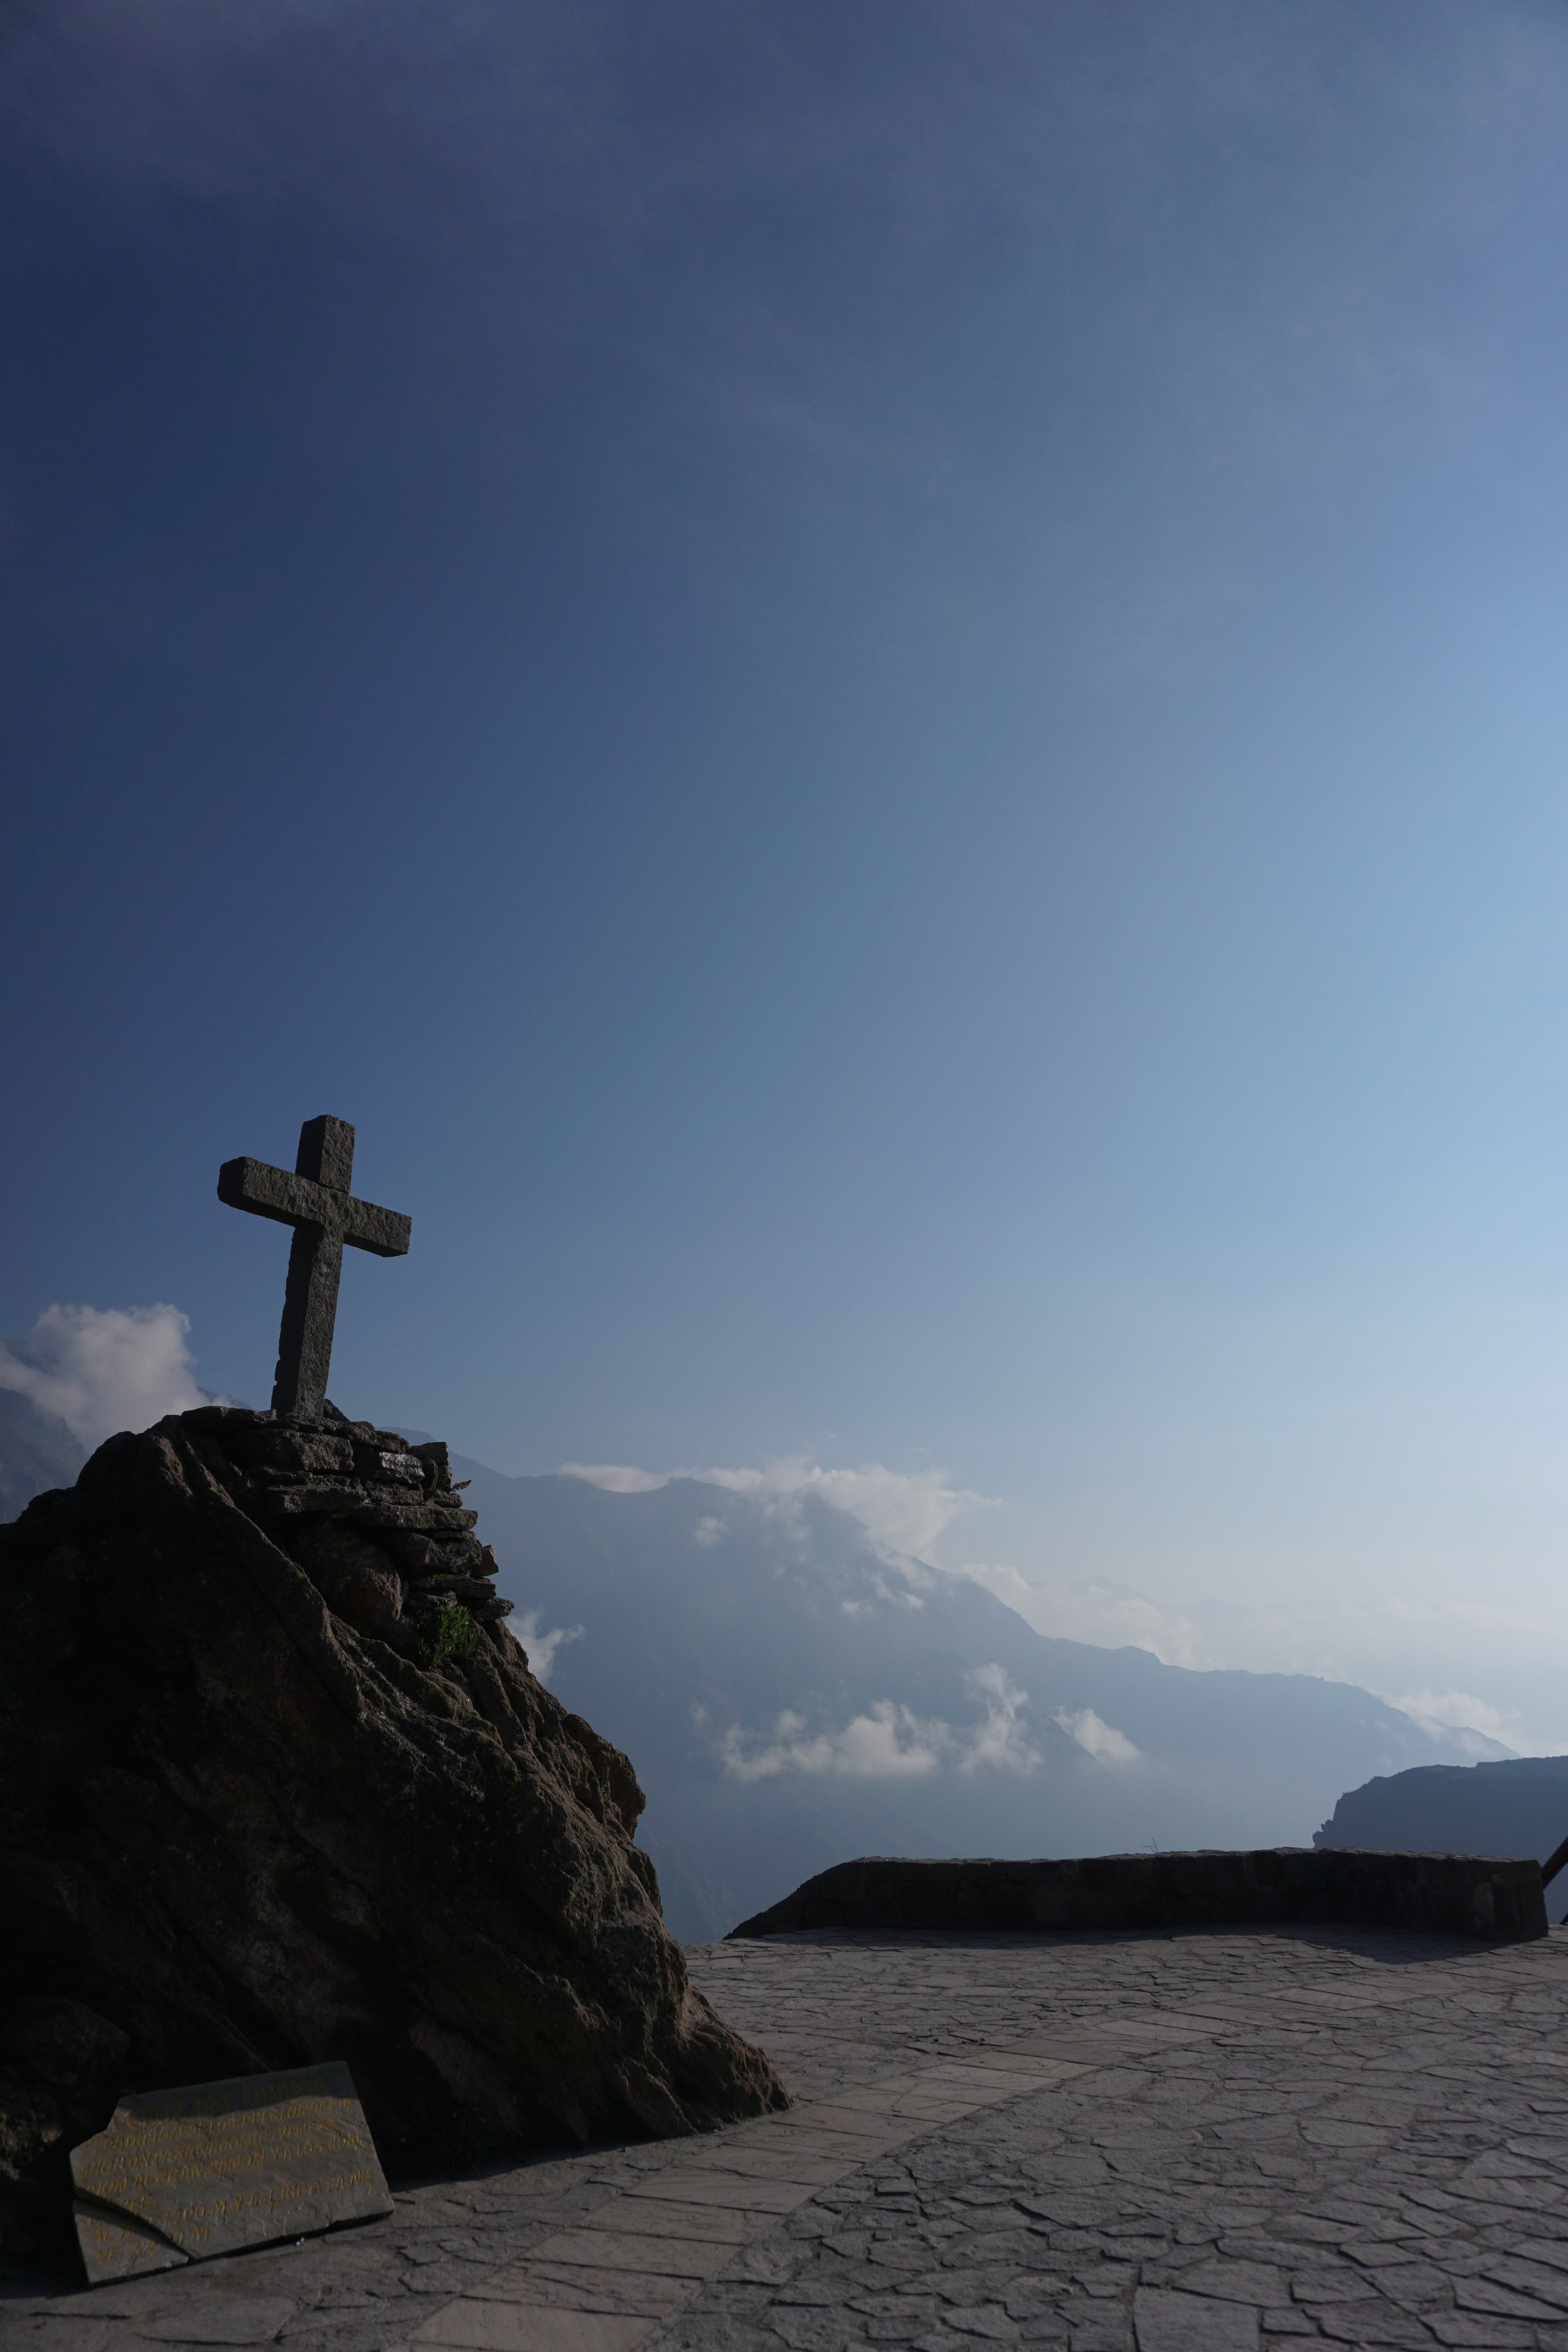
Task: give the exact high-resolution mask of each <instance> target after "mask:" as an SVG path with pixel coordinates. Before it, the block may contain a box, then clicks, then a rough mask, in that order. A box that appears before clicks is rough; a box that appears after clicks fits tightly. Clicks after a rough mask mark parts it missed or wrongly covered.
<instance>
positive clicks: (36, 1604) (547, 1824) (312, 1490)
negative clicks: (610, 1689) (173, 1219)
mask: <svg viewBox="0 0 1568 2352" xmlns="http://www.w3.org/2000/svg"><path fill="white" fill-rule="evenodd" d="M328 1411H329V1414H331V1408H330V1407H329V1408H328ZM473 1519H474V1514H473V1513H472V1512H471V1511H468V1510H467V1509H466V1508H465V1507H464V1506H463V1500H462V1496H461V1495H460V1494H459V1493H458V1492H457V1491H456V1490H455V1489H454V1488H453V1486H452V1481H451V1475H450V1471H449V1468H448V1467H447V1454H446V1449H445V1447H444V1446H440V1445H426V1446H421V1447H418V1448H414V1447H411V1446H409V1445H407V1444H405V1442H404V1441H403V1439H401V1438H400V1437H397V1436H395V1435H393V1434H390V1433H386V1432H384V1431H377V1430H375V1429H374V1428H373V1427H372V1426H371V1425H370V1424H369V1423H351V1422H347V1421H344V1420H343V1419H342V1417H341V1416H338V1417H335V1418H329V1419H327V1420H324V1421H322V1422H321V1423H284V1422H276V1421H274V1420H273V1419H272V1418H271V1416H270V1415H268V1414H262V1413H252V1412H239V1411H237V1410H233V1409H230V1408H226V1407H221V1406H209V1407H205V1408H203V1409H201V1410H199V1411H197V1412H189V1413H184V1414H181V1415H177V1416H174V1417H171V1418H170V1419H168V1420H166V1421H163V1422H161V1423H159V1424H158V1425H157V1427H156V1428H154V1429H152V1430H149V1431H147V1432H145V1433H143V1434H142V1435H139V1436H137V1435H130V1434H125V1435H121V1436H119V1437H114V1438H111V1439H110V1441H109V1443H108V1444H105V1445H102V1446H100V1448H99V1450H98V1452H97V1453H96V1454H94V1455H93V1456H92V1458H91V1460H90V1461H89V1463H88V1464H87V1465H86V1466H85V1468H84V1469H83V1470H82V1472H81V1475H80V1476H79V1479H78V1482H77V1484H76V1486H74V1487H73V1488H71V1489H69V1490H68V1491H65V1492H59V1493H51V1494H47V1495H43V1496H39V1497H38V1498H37V1500H36V1501H34V1502H33V1503H32V1504H30V1505H29V1507H28V1508H27V1509H26V1512H25V1513H24V1515H23V1516H22V1517H21V1518H20V1519H19V1520H18V1521H17V1522H16V1524H15V1526H12V1527H5V1528H0V1853H3V1856H4V1860H3V1864H0V1873H3V1883H4V1887H5V1935H4V1937H0V2245H3V2246H4V2247H5V2249H6V2251H7V2252H9V2253H10V2254H11V2255H12V2256H13V2257H21V2258H23V2259H28V2258H32V2259H36V2258H37V2256H38V2255H39V2254H40V2253H42V2252H44V2251H45V2249H46V2246H47V2244H49V2243H51V2242H52V2243H54V2244H56V2245H58V2244H62V2243H64V2242H66V2232H67V2231H68V2210H69V2197H68V2183H67V2169H66V2157H67V2153H68V2149H69V2147H70V2146H71V2145H72V2144H73V2143H74V2142H75V2141H77V2140H79V2139H80V2138H82V2137H85V2136H86V2135H87V2134H89V2133H90V2132H93V2131H96V2130H99V2129H101V2128H102V2126H104V2125H105V2124H106V2123H107V2121H108V2119H109V2116H110V2113H111V2111H112V2109H113V2106H114V2104H115V2099H116V2096H117V2095H118V2094H119V2093H120V2092H121V2090H123V2089H132V2090H152V2089H156V2088H160V2087H164V2086H172V2085H176V2084H187V2083H196V2082H203V2081H209V2080H212V2079H214V2078H216V2077H219V2076H226V2075H234V2074H246V2073H249V2072H252V2071H262V2070H267V2069H271V2068H279V2067H287V2066H296V2065H300V2064H308V2063H319V2062H323V2061H326V2060H330V2059H345V2060H346V2061H347V2062H348V2064H349V2066H350V2068H351V2070H352V2072H353V2080H354V2084H355V2086H356V2088H357V2090H358V2091H359V2094H360V2096H361V2098H362V2099H363V2104H364V2108H365V2112H366V2115H367V2116H368V2118H369V2121H370V2125H371V2128H372V2130H373V2132H374V2136H375V2138H376V2141H377V2144H378V2146H379V2147H380V2150H381V2153H382V2156H383V2158H384V2161H385V2163H386V2164H387V2166H388V2168H389V2169H393V2170H395V2171H401V2172H403V2173H405V2174H406V2173H408V2172H409V2171H411V2170H428V2169H436V2168H447V2167H453V2166H459V2165H464V2164H472V2163H474V2162H476V2161H478V2160H479V2159H482V2158H488V2157H491V2156H494V2155H498V2154H500V2153H502V2152H505V2151H507V2150H524V2149H528V2148H533V2147H550V2146H560V2145H563V2144H578V2145H581V2144H583V2143H584V2142H589V2141H594V2140H600V2139H616V2138H621V2137H626V2136H628V2135H629V2136H648V2135H668V2134H674V2133H682V2132H691V2131H701V2130H706V2129H710V2128H712V2127H713V2126H717V2125H720V2124H721V2123H725V2122H730V2121H732V2120H735V2119H737V2118H740V2117H742V2116H754V2115H758V2114H761V2113H763V2112H764V2111H766V2110H768V2109H770V2108H773V2107H778V2106H782V2105H786V2104H787V2101H786V2098H785V2094H784V2090H783V2088H782V2086H781V2085H780V2084H779V2082H778V2079H777V2077H776V2076H775V2075H774V2074H773V2069H772V2067H771V2066H770V2065H769V2063H768V2062H767V2060H766V2059H765V2058H764V2057H763V2055H762V2054H761V2053H760V2052H758V2051H756V2050H753V2049H752V2048H751V2047H750V2046H749V2045H748V2044H747V2043H746V2042H743V2041H742V2040H741V2038H740V2037H739V2036H738V2035H737V2034H735V2033H733V2032H731V2030H730V2029H729V2028H728V2027H727V2026H726V2025H724V2024H723V2022H722V2021H721V2020H720V2018H719V2017H717V2016H716V2015H715V2013H714V2011H712V2010H711V2009H710V2007H709V2005H708V2004H707V2002H706V2001H705V2000H703V1999H702V1996H701V1995H700V1993H698V1992H697V1991H696V1990H694V1989H693V1987H692V1986H691V1985H690V1983H689V1979H688V1977H687V1972H686V1968H685V1963H684V1960H683V1958H682V1955H681V1951H680V1948H679V1945H678V1944H676V1943H675V1942H674V1940H673V1939H672V1937H670V1936H669V1934H668V1931H667V1929H666V1928H665V1926H664V1923H663V1919H662V1916H661V1914H660V1909H659V1897H658V1883H657V1881H656V1878H655V1875H654V1871H653V1866H652V1864H650V1863H649V1861H648V1859H647V1855H646V1854H644V1853H642V1852H640V1851H639V1849H638V1848H637V1845H636V1844H635V1843H634V1842H633V1840H634V1832H635V1830H636V1826H637V1816H638V1814H639V1813H640V1811H642V1806H643V1797H642V1792H641V1790H639V1789H638V1787H637V1779H636V1776H635V1774H634V1773H633V1770H632V1768H631V1766H630V1764H629V1763H628V1762H627V1760H626V1757H625V1756H623V1755H622V1754H621V1752H620V1750H619V1749H618V1748H614V1747H612V1746H611V1744H610V1743H609V1741H608V1740H605V1739H602V1738H600V1737H599V1736H598V1734H597V1733H596V1732H595V1731H594V1730H593V1729H592V1728H591V1727H590V1726H589V1725H588V1724H586V1723H584V1721H583V1720H582V1719H581V1717H577V1716H574V1715H571V1714H569V1713H568V1712H567V1710H566V1709H565V1708H564V1707H563V1706H561V1705H560V1703H559V1702H558V1701H557V1700H555V1699H554V1698H552V1696H551V1695H550V1693H549V1692H548V1691H547V1690H545V1689H544V1688H543V1687H542V1685H541V1684H540V1683H539V1682H538V1681H537V1680H536V1679H535V1677H534V1676H533V1675H532V1674H531V1673H530V1671H529V1667H528V1662H527V1658H526V1656H525V1654H524V1653H523V1651H522V1650H521V1648H520V1646H519V1645H518V1643H517V1642H516V1640H515V1639H514V1637H513V1636H512V1634H511V1633H510V1632H509V1631H508V1630H507V1628H506V1626H505V1624H504V1622H503V1620H504V1616H505V1613H506V1612H507V1610H508V1607H509V1605H510V1604H508V1603H507V1602H505V1601H500V1600H499V1599H498V1598H497V1597H496V1595H495V1592H494V1590H493V1586H492V1585H491V1583H490V1581H489V1578H490V1577H491V1575H492V1574H493V1570H494V1567H495V1561H494V1558H493V1555H491V1554H490V1553H489V1550H488V1548H487V1547H485V1546H484V1545H483V1544H482V1543H481V1542H480V1541H479V1538H478V1537H477V1535H476V1534H475V1533H474V1532H473Z"/></svg>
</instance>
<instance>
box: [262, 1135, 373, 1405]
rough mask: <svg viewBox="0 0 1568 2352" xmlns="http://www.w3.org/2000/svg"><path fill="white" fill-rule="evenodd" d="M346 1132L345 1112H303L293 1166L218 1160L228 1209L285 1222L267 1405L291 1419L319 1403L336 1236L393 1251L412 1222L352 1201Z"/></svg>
mask: <svg viewBox="0 0 1568 2352" xmlns="http://www.w3.org/2000/svg"><path fill="white" fill-rule="evenodd" d="M353 1164H354V1131H353V1128H352V1127H351V1126H350V1125H349V1123H348V1120H347V1119H346V1118H308V1119H307V1120H306V1121H305V1124H304V1126H303V1127H302V1128H301V1129H300V1150H299V1154H298V1156H297V1158H296V1160H295V1161H294V1168H293V1172H292V1173H290V1172H289V1170H288V1169H287V1168H271V1167H268V1163H267V1162H266V1160H225V1161H224V1163H223V1166H222V1167H221V1168H220V1169H219V1170H218V1172H217V1196H218V1199H219V1200H220V1201H223V1202H226V1203H227V1205H228V1207H229V1208H231V1209H248V1210H249V1211H250V1212H251V1213H252V1215H254V1216H258V1217H271V1218H274V1219H275V1220H276V1222H277V1223H279V1224H280V1225H292V1226H293V1228H294V1243H293V1247H292V1248H291V1249H290V1250H289V1281H288V1286H287V1288H286V1289H285V1291H284V1294H283V1328H282V1329H281V1331H280V1332H279V1338H278V1371H277V1375H276V1378H275V1379H274V1381H273V1385H272V1410H273V1412H276V1413H283V1414H286V1415H288V1416H289V1418H290V1419H291V1420H296V1421H320V1420H321V1412H322V1408H323V1406H324V1405H325V1403H326V1401H327V1368H328V1366H329V1364H330V1363H331V1356H332V1325H333V1323H334V1322H335V1321H336V1319H337V1312H338V1277H339V1276H340V1275H341V1274H342V1265H343V1244H344V1243H345V1242H347V1243H350V1244H352V1245H353V1248H355V1249H362V1250H369V1251H370V1252H371V1254H372V1255H373V1256H374V1257H402V1256H404V1255H405V1254H406V1252H407V1248H408V1238H409V1235H410V1234H411V1233H412V1231H413V1220H412V1218H409V1217H403V1216H399V1214H398V1213H397V1212H396V1210H395V1209H378V1208H375V1207H374V1206H373V1204H372V1203H371V1202H369V1201H356V1200H355V1199H354V1198H353V1195H352V1193H351V1192H350V1191H349V1182H350V1180H351V1178H352V1177H353Z"/></svg>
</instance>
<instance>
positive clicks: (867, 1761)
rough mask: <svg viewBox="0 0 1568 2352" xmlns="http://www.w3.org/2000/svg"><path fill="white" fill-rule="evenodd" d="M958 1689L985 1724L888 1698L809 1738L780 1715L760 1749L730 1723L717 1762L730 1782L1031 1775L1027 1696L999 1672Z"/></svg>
mask: <svg viewBox="0 0 1568 2352" xmlns="http://www.w3.org/2000/svg"><path fill="white" fill-rule="evenodd" d="M964 1682H965V1684H966V1685H967V1687H968V1688H969V1689H970V1691H972V1692H973V1695H974V1696H975V1697H976V1698H978V1699H979V1700H980V1701H981V1702H982V1705H983V1706H984V1720H983V1721H982V1722H981V1723H980V1724H979V1726H978V1727H976V1728H975V1729H973V1731H962V1730H955V1729H954V1727H953V1726H952V1724H951V1723H946V1722H944V1721H943V1720H942V1717H940V1716H933V1717H923V1716H918V1715H916V1714H915V1713H914V1712H913V1710H912V1709H911V1708H910V1707H907V1706H899V1705H897V1704H896V1702H895V1701H894V1700H892V1699H890V1698H880V1699H878V1700H876V1701H875V1703H874V1704H873V1705H872V1706H869V1707H868V1709H867V1711H866V1713H865V1714H864V1715H858V1716H855V1717H852V1719H851V1720H850V1721H849V1722H848V1723H847V1724H846V1725H845V1727H844V1728H843V1730H842V1731H819V1732H816V1733H815V1734H814V1735H813V1736H812V1737H810V1738H807V1737H805V1717H804V1716H803V1715H796V1714H795V1712H794V1711H793V1709H790V1708H786V1709H785V1710H784V1713H783V1714H782V1715H781V1716H780V1717H778V1719H777V1721H776V1722H775V1723H774V1725H773V1738H772V1740H771V1741H769V1742H767V1743H766V1744H765V1745H763V1746H761V1747H758V1746H754V1745H752V1746H750V1747H749V1746H748V1744H747V1739H746V1735H745V1733H744V1732H743V1731H742V1729H741V1727H740V1725H739V1724H731V1726H730V1728H729V1729H728V1730H727V1731H726V1732H724V1733H722V1734H721V1737H720V1738H719V1739H718V1741H717V1742H716V1745H717V1748H718V1751H719V1760H720V1762H721V1765H722V1766H723V1769H724V1770H725V1771H726V1772H727V1773H728V1774H729V1776H730V1778H731V1780H776V1779H777V1777H778V1776H779V1774H780V1773H782V1772H805V1773H810V1774H813V1775H818V1776H821V1775H831V1776H832V1777H834V1778H835V1779H837V1780H922V1779H925V1778H927V1777H928V1776H929V1775H930V1774H931V1773H932V1772H937V1771H940V1770H941V1769H942V1768H943V1767H944V1766H947V1767H950V1768H951V1769H953V1770H954V1771H959V1772H974V1771H980V1770H984V1769H991V1770H1001V1771H1005V1772H1032V1771H1034V1770H1035V1769H1037V1766H1038V1765H1039V1763H1040V1760H1041V1759H1040V1755H1039V1751H1038V1749H1037V1748H1035V1747H1033V1746H1032V1745H1031V1743H1030V1740H1029V1738H1028V1736H1027V1733H1026V1729H1025V1727H1024V1725H1023V1723H1022V1722H1021V1720H1020V1716H1021V1713H1022V1710H1023V1709H1024V1708H1025V1707H1026V1706H1027V1705H1028V1703H1029V1695H1028V1693H1027V1692H1026V1691H1022V1690H1020V1689H1019V1688H1018V1687H1017V1685H1016V1683H1014V1682H1012V1681H1011V1680H1010V1679H1009V1678H1008V1675H1007V1673H1006V1670H1005V1668H1004V1667H1002V1666H999V1665H994V1666H975V1667H973V1669H972V1670H971V1671H970V1673H968V1674H967V1675H965V1676H964ZM1111 1736H1112V1737H1113V1738H1120V1736H1121V1735H1120V1734H1119V1733H1113V1734H1112V1735H1111Z"/></svg>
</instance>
